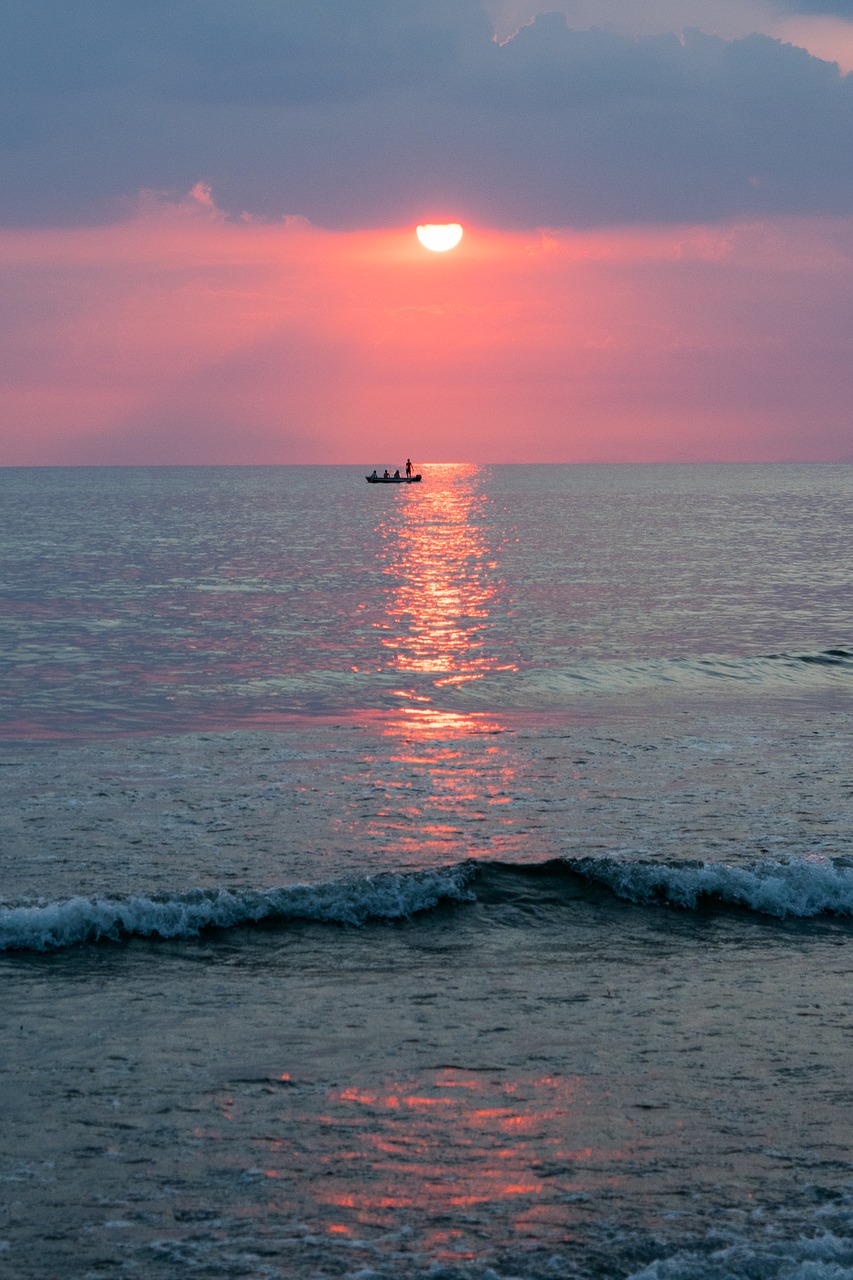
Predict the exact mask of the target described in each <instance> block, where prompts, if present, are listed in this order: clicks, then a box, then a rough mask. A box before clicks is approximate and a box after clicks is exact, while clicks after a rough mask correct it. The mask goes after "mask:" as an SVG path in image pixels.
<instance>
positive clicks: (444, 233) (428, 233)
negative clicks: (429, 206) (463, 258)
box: [417, 222, 462, 253]
mask: <svg viewBox="0 0 853 1280" xmlns="http://www.w3.org/2000/svg"><path fill="white" fill-rule="evenodd" d="M417 236H418V239H419V240H420V242H421V244H422V245H423V247H424V248H425V249H431V250H432V251H433V253H446V252H447V250H448V249H455V248H456V246H457V245H458V243H459V241H460V240H461V239H462V228H461V227H460V225H459V223H458V222H445V223H440V222H427V223H425V224H424V225H423V226H420V227H418V228H417Z"/></svg>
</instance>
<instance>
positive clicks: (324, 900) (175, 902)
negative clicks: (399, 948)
mask: <svg viewBox="0 0 853 1280" xmlns="http://www.w3.org/2000/svg"><path fill="white" fill-rule="evenodd" d="M470 875H471V872H470V866H469V865H466V864H461V865H459V866H456V867H446V868H441V869H438V870H435V871H428V872H416V873H413V874H411V875H405V874H403V875H394V874H385V875H377V876H364V877H359V878H351V879H347V880H340V881H336V882H331V883H329V884H317V885H290V886H286V887H283V888H275V889H265V890H259V891H258V890H249V891H246V892H242V893H241V892H234V891H232V890H228V889H218V890H216V889H192V890H190V891H189V892H188V893H184V894H177V895H175V896H170V897H165V898H149V897H145V896H141V895H136V894H134V895H131V896H129V897H126V898H82V897H80V898H70V899H66V900H65V901H60V902H39V903H35V904H32V905H30V904H25V905H18V906H0V950H5V951H13V950H28V951H51V950H56V949H59V948H63V947H70V946H74V945H76V944H79V943H81V942H99V941H101V940H110V941H114V942H117V941H119V940H121V939H123V938H131V937H136V938H196V937H198V936H199V934H201V933H203V932H205V931H206V930H208V929H229V928H234V927H235V926H237V925H249V924H262V923H273V922H278V923H287V922H288V921H293V922H295V921H314V922H316V923H329V924H349V925H363V924H366V923H367V922H369V921H379V920H402V919H408V918H410V917H411V916H414V915H417V914H418V913H420V912H423V911H429V910H430V909H431V908H433V907H436V906H437V905H438V904H439V903H441V902H451V901H452V902H459V901H462V900H463V899H464V898H465V897H466V896H468V892H467V890H466V888H465V885H466V881H467V880H468V879H470Z"/></svg>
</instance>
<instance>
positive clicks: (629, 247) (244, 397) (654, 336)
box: [0, 184, 853, 465]
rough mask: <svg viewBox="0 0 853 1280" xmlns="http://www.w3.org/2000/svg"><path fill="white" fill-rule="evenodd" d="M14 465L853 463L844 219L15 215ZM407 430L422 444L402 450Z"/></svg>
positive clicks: (143, 211) (10, 439)
mask: <svg viewBox="0 0 853 1280" xmlns="http://www.w3.org/2000/svg"><path fill="white" fill-rule="evenodd" d="M0 271H2V273H3V276H4V279H5V283H6V287H5V289H4V291H3V297H4V299H5V300H4V301H3V302H2V303H1V304H0V308H2V322H3V324H2V333H3V334H4V337H3V339H2V340H0V413H2V415H3V421H4V424H5V428H4V432H3V437H2V440H0V463H4V464H7V465H10V464H11V465H14V464H27V463H32V464H37V463H75V462H81V463H82V462H85V463H97V462H110V463H121V462H133V463H143V462H149V463H169V462H289V461H294V462H301V461H344V462H366V461H371V460H374V459H377V458H378V459H382V458H384V457H390V456H396V454H397V453H399V450H400V447H404V448H405V449H407V450H410V451H412V452H413V455H415V454H416V455H417V456H418V457H420V458H422V459H429V458H440V457H446V458H449V457H453V458H473V459H483V460H486V461H489V460H492V461H511V460H527V459H529V460H532V461H547V460H555V461H559V460H564V461H572V460H579V461H581V460H643V459H649V460H663V459H669V458H671V459H720V460H727V459H728V460H737V459H768V460H770V459H775V458H803V459H809V458H814V459H820V460H833V459H839V458H850V457H851V453H853V447H851V443H850V431H849V426H848V412H849V409H848V406H849V399H850V391H851V386H850V373H849V369H850V367H851V355H853V352H851V344H853V338H851V334H853V325H851V323H850V320H851V315H850V312H851V303H850V298H851V297H853V290H851V284H853V281H851V274H853V221H850V220H847V221H845V220H834V221H831V220H826V219H824V220H805V219H801V220H787V221H775V222H760V223H758V222H756V223H751V224H740V225H737V224H735V225H727V226H719V227H676V228H665V229H655V228H647V229H629V230H626V229H624V228H623V229H620V230H614V231H606V230H605V231H597V232H590V233H577V232H573V231H570V230H561V229H556V230H551V231H538V232H531V233H529V234H526V235H525V234H518V233H504V232H500V233H499V232H495V231H489V230H487V229H483V228H479V229H478V228H473V227H469V228H467V231H466V235H465V237H464V239H463V242H462V244H461V246H460V247H459V248H458V249H456V250H454V251H452V252H451V253H450V254H447V255H433V254H430V253H428V252H427V251H425V250H424V249H422V248H421V247H420V245H418V243H417V241H416V239H415V236H414V229H413V228H405V229H396V230H389V231H370V232H346V233H332V232H328V231H320V230H317V229H315V228H313V227H311V226H310V225H309V224H308V223H306V222H305V221H304V220H303V219H299V218H290V219H287V220H285V221H284V222H281V223H269V222H257V221H253V220H251V219H243V220H238V221H230V220H227V219H226V218H224V217H223V216H222V215H221V214H220V213H219V212H218V210H217V209H216V207H215V205H214V203H213V200H212V197H211V195H210V192H209V190H208V189H207V188H206V187H205V186H203V185H202V184H200V185H199V186H197V187H196V188H195V189H194V191H193V193H192V194H191V196H190V197H188V198H187V199H186V200H185V201H182V202H178V203H175V202H170V201H168V200H166V199H164V198H161V197H157V196H154V195H147V196H145V197H144V198H143V199H142V200H141V202H140V205H139V207H138V209H137V210H136V212H135V214H134V216H133V217H131V218H130V219H128V220H127V221H125V222H123V223H120V224H113V225H110V226H105V227H91V228H69V229H49V230H45V229H43V230H28V231H0ZM402 442H405V444H403V443H402Z"/></svg>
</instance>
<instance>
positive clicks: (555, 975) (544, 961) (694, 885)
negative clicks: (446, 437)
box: [0, 459, 853, 1280]
mask: <svg viewBox="0 0 853 1280" xmlns="http://www.w3.org/2000/svg"><path fill="white" fill-rule="evenodd" d="M393 461H394V465H396V462H397V460H393ZM374 464H375V460H374V459H370V460H369V462H368V463H367V465H365V466H364V467H361V468H358V467H350V466H328V467H307V466H306V467H258V468H253V467H244V468H216V467H210V468H193V467H184V468H97V469H95V468H92V469H90V468H56V469H53V468H39V469H26V468H21V469H5V470H2V471H0V504H1V505H0V548H1V549H2V557H1V558H0V641H2V643H0V670H2V680H1V681H0V789H2V798H1V799H0V821H2V846H0V848H2V862H0V866H1V867H2V875H1V876H0V990H2V1001H0V1045H2V1051H0V1099H2V1124H0V1275H2V1276H3V1277H4V1278H5V1277H7V1276H8V1277H9V1278H10V1280H48V1278H49V1280H55V1278H56V1277H58V1276H61V1277H65V1278H68V1280H90V1278H94V1277H99V1278H103V1277H121V1278H127V1280H134V1278H137V1277H138V1278H140V1280H142V1278H145V1280H147V1278H149V1277H151V1278H152V1280H161V1278H162V1280H172V1278H173V1277H177V1276H190V1277H193V1278H196V1277H197V1278H201V1280H206V1278H207V1277H226V1278H231V1277H247V1278H249V1280H261V1278H263V1280H275V1278H276V1277H311V1278H315V1277H316V1278H317V1280H326V1277H347V1278H348V1280H396V1278H400V1280H415V1278H417V1280H421V1278H423V1280H427V1278H428V1280H540V1278H541V1280H545V1278H547V1280H559V1278H560V1277H572V1278H573V1280H588V1278H592V1277H606V1278H608V1280H610V1278H613V1280H627V1278H628V1277H632V1278H633V1280H765V1278H769V1277H782V1280H844V1278H845V1277H853V945H851V944H853V844H851V830H852V829H853V823H851V807H853V806H851V794H853V787H851V760H853V751H851V735H850V726H851V717H850V710H851V687H853V590H851V578H852V577H853V573H852V572H851V571H853V554H852V553H853V522H852V521H851V511H852V510H853V466H845V465H837V466H824V465H782V464H778V465H773V466H745V465H737V466H712V465H696V466H680V465H671V466H629V465H625V466H615V465H614V466H538V467H533V466H526V467H525V466H495V467H489V466H474V465H457V466H451V465H438V464H435V465H429V464H421V463H419V464H418V466H417V469H418V470H420V471H421V472H422V474H423V477H424V479H423V482H422V483H421V484H418V485H410V486H407V485H401V486H368V485H366V484H365V480H364V477H365V474H366V473H367V472H368V471H371V470H372V469H373V466H374ZM376 465H379V466H380V469H381V468H382V467H383V466H384V465H385V463H384V462H383V461H382V460H380V461H379V463H378V464H376Z"/></svg>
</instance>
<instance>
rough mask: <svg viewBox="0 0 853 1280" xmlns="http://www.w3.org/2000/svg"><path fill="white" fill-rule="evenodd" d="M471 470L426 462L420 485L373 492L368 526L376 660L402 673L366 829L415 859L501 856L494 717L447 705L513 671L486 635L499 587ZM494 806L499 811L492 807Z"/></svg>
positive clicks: (501, 595)
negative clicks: (380, 583) (378, 569)
mask: <svg viewBox="0 0 853 1280" xmlns="http://www.w3.org/2000/svg"><path fill="white" fill-rule="evenodd" d="M481 470H482V469H481V468H480V467H478V466H474V465H464V464H460V465H456V466H434V467H429V468H427V469H425V472H426V478H425V483H424V485H423V486H420V485H419V486H416V487H412V488H409V487H408V486H406V487H403V488H401V489H399V490H396V489H395V490H392V491H391V493H389V494H387V495H386V494H383V495H381V498H380V500H382V501H384V502H385V503H386V504H387V505H386V506H385V507H384V510H383V513H382V515H381V516H380V517H379V520H378V523H377V532H378V534H379V537H380V546H381V551H380V555H381V558H382V561H383V573H384V575H385V576H386V580H387V587H388V590H387V595H386V604H385V608H384V611H383V615H382V617H381V618H380V619H377V620H376V622H375V623H374V625H375V627H376V630H377V633H378V641H379V649H380V653H381V669H382V670H385V671H390V672H394V673H395V674H397V675H398V676H399V677H400V682H399V684H397V685H396V686H395V687H394V689H393V691H392V693H393V698H394V700H395V705H394V707H393V710H391V711H390V712H389V714H388V716H387V718H386V720H385V724H384V728H383V735H384V736H385V738H386V739H392V740H393V741H392V742H391V743H390V744H389V746H390V750H389V753H388V756H387V758H386V759H384V760H381V761H380V760H377V761H376V762H375V763H376V765H377V771H378V775H379V776H377V777H376V778H375V787H376V791H377V793H378V796H377V798H378V799H379V800H380V807H379V810H378V812H377V813H376V817H375V821H374V824H373V825H374V828H375V829H374V832H373V835H374V838H378V839H382V840H384V841H385V842H386V843H387V842H393V843H394V844H395V847H396V849H397V851H398V852H399V853H401V854H403V855H406V854H408V855H410V857H411V859H412V861H413V862H420V861H422V860H423V859H424V858H426V857H432V858H434V856H435V855H436V853H438V854H439V855H442V856H444V857H446V858H447V859H448V860H456V859H459V858H464V857H471V856H478V855H479V854H483V853H486V852H488V853H489V854H490V856H493V857H494V856H499V853H500V852H504V853H507V852H508V848H506V847H503V846H504V845H507V844H508V842H509V840H511V838H512V837H511V827H512V819H511V816H510V813H509V810H510V808H511V804H512V798H513V779H514V775H515V768H514V765H513V762H512V757H511V756H510V754H509V752H508V750H507V745H506V741H505V739H504V737H503V735H505V734H506V732H507V726H506V724H505V722H504V719H503V718H502V717H501V715H500V714H499V713H498V712H497V711H473V712H472V711H469V710H467V709H466V708H465V707H464V705H461V706H453V705H452V704H453V701H454V700H455V699H456V698H457V697H460V696H461V695H462V694H463V691H464V689H465V687H466V686H467V685H469V684H470V683H471V682H473V681H479V680H483V679H484V678H486V677H487V676H489V675H490V674H493V673H496V672H499V671H507V670H517V668H516V667H515V666H514V665H513V664H511V663H507V661H506V656H505V650H504V651H502V650H501V648H500V646H499V645H498V644H497V643H496V642H495V639H494V634H493V633H494V630H495V627H494V622H493V614H495V615H497V614H498V613H500V611H502V610H505V608H506V601H505V595H506V590H505V587H504V584H503V582H502V580H501V577H500V571H499V559H498V557H499V547H498V546H497V545H496V542H497V539H496V535H495V533H494V531H493V529H492V528H491V526H490V519H489V505H488V504H489V500H488V498H487V496H486V494H485V492H484V491H483V486H482V483H481V481H482V475H481ZM500 806H505V809H506V812H503V811H501V812H500V816H497V815H498V812H499V807H500ZM487 817H488V818H489V823H488V827H489V838H488V841H487V840H486V837H485V836H484V834H483V830H484V827H485V825H486V823H485V819H486V818H487ZM496 836H497V840H496V839H495V837H496ZM498 846H501V848H500V849H499V848H498Z"/></svg>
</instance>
